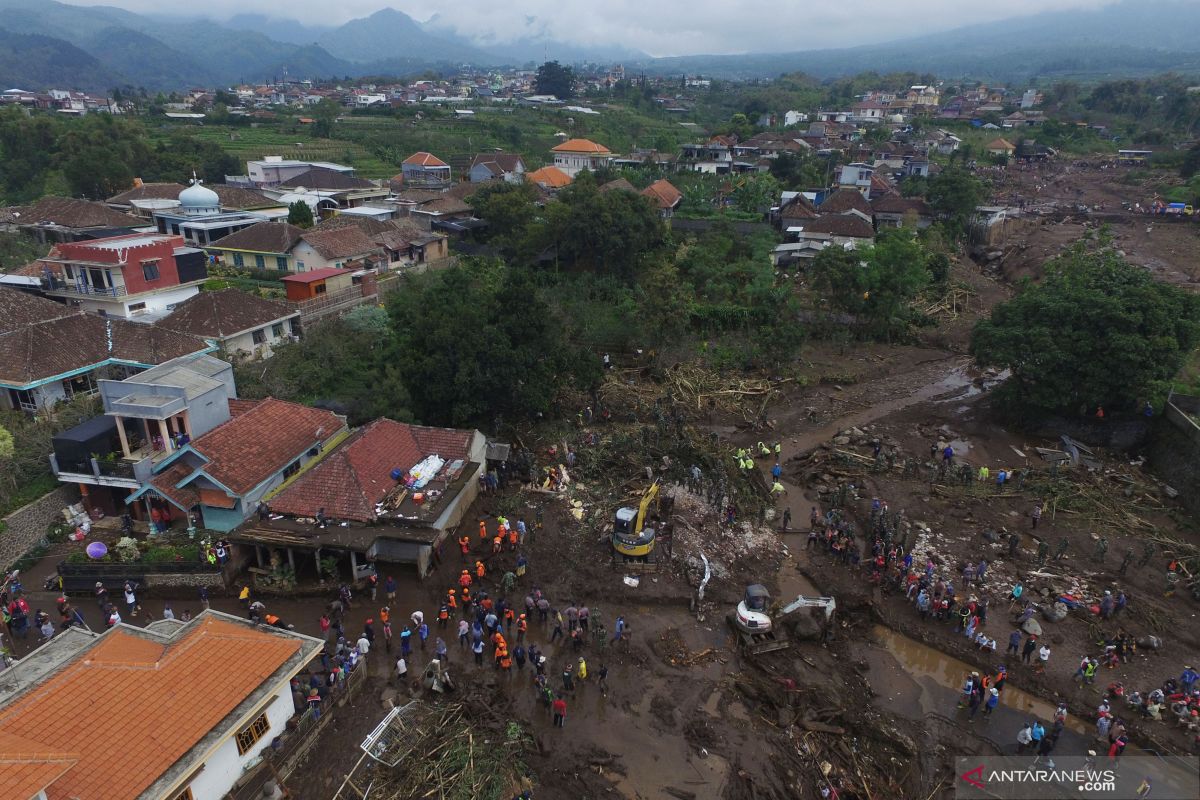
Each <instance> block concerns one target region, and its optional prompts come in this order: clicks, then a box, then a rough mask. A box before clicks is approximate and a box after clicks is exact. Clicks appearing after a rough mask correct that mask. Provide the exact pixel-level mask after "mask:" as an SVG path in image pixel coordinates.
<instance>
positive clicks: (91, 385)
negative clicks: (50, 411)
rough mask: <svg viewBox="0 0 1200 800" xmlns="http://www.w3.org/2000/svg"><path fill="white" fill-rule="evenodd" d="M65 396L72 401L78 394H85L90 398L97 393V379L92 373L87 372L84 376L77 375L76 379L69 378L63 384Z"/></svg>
mask: <svg viewBox="0 0 1200 800" xmlns="http://www.w3.org/2000/svg"><path fill="white" fill-rule="evenodd" d="M62 385H63V394H64V395H66V397H67V399H68V400H70V399H71V398H72V397H74V396H75V395H77V394H85V395H88V396H91V395H94V394H95V393H96V379H95V376H94V375H93V374H92V373H90V372H85V373H84V374H82V375H76V376H75V377H74V378H67V379H65V380H64V381H63V382H62Z"/></svg>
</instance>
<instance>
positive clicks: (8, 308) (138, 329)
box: [0, 288, 214, 413]
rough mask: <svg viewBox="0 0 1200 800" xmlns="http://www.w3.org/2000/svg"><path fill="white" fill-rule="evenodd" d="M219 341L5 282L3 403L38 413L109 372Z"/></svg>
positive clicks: (0, 330) (125, 371)
mask: <svg viewBox="0 0 1200 800" xmlns="http://www.w3.org/2000/svg"><path fill="white" fill-rule="evenodd" d="M212 349H214V348H213V347H212V345H210V344H208V343H207V342H205V341H204V340H203V339H201V338H199V337H196V336H190V335H188V334H186V333H179V332H177V331H173V330H168V329H167V328H163V327H161V326H158V325H145V324H140V323H134V322H129V321H127V320H123V319H114V318H111V317H110V318H108V319H103V318H101V317H98V316H96V315H95V314H88V313H85V312H83V311H80V310H79V309H76V308H71V307H68V306H66V305H63V304H61V303H55V302H53V301H51V300H46V299H45V298H41V297H35V296H33V295H30V294H26V293H24V292H18V291H14V290H12V289H5V288H0V409H14V410H20V411H26V412H29V413H37V412H38V411H41V410H42V409H45V408H50V407H52V406H53V405H54V404H55V403H58V402H60V401H64V400H69V399H71V398H72V397H74V396H75V395H78V394H84V395H92V394H95V393H96V392H97V381H98V380H100V379H101V378H105V377H113V376H119V377H124V376H126V375H130V374H134V373H137V372H140V371H141V370H144V369H147V368H149V367H153V366H155V365H157V364H162V363H163V362H166V361H170V360H171V359H174V358H178V357H180V356H185V355H188V354H192V353H203V352H208V351H210V350H212Z"/></svg>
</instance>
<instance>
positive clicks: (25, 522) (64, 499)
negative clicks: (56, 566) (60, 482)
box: [0, 484, 79, 570]
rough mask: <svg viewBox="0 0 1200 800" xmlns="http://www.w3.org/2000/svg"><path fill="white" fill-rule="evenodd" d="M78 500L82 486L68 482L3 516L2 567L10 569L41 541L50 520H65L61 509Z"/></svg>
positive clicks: (0, 548)
mask: <svg viewBox="0 0 1200 800" xmlns="http://www.w3.org/2000/svg"><path fill="white" fill-rule="evenodd" d="M78 502H79V487H77V486H75V485H74V484H68V485H64V486H60V487H58V488H57V489H55V490H54V491H53V492H50V493H49V494H47V495H43V496H42V497H41V498H40V499H38V500H34V501H33V502H32V503H30V504H29V505H27V506H22V507H21V508H18V509H17V510H16V511H14V512H12V513H11V514H9V515H8V516H7V517H4V519H3V522H4V530H3V531H0V570H7V569H8V568H9V567H10V566H12V564H13V562H15V561H16V560H17V559H19V558H20V557H21V556H23V555H24V554H25V553H26V552H28V551H29V550H30V549H31V548H33V546H34V545H36V544H37V543H38V542H40V541H41V540H42V538H43V537H44V536H45V535H46V528H47V527H49V525H50V523H51V522H55V521H60V520H62V518H63V517H62V514H61V513H60V512H61V511H62V510H63V509H64V508H66V507H67V506H69V505H71V504H72V503H78Z"/></svg>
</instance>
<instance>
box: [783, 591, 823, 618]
mask: <svg viewBox="0 0 1200 800" xmlns="http://www.w3.org/2000/svg"><path fill="white" fill-rule="evenodd" d="M801 608H823V609H825V619H826V621H828V620H829V619H830V618H831V617H833V612H834V611H836V610H837V601H836V600H834V599H833V598H832V597H805V596H804V595H801V596H799V597H797V598H796V599H795V600H793V601H792V602H790V603H788V604H787V605H786V606H784V607H783V608H781V609H779V613H778V615H777V616H779V617H786V616H787V615H788V614H791V613H792V612H793V611H797V610H799V609H801Z"/></svg>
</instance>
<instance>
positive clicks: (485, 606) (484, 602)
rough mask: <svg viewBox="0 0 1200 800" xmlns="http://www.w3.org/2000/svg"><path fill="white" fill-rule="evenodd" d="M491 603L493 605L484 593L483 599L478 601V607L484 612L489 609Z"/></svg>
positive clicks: (490, 608)
mask: <svg viewBox="0 0 1200 800" xmlns="http://www.w3.org/2000/svg"><path fill="white" fill-rule="evenodd" d="M493 605H495V603H493V602H492V598H490V597H488V596H487V595H486V594H485V595H484V596H483V599H482V600H480V601H479V607H480V608H482V609H483V610H484V613H487V612H488V611H491V610H492V606H493Z"/></svg>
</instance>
